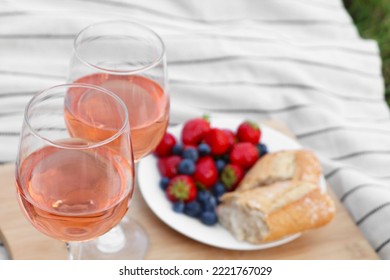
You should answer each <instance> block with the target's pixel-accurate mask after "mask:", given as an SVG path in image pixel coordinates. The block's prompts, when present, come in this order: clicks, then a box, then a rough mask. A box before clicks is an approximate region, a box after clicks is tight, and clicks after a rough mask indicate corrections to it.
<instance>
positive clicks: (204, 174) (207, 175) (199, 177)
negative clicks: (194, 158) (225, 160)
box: [193, 156, 218, 189]
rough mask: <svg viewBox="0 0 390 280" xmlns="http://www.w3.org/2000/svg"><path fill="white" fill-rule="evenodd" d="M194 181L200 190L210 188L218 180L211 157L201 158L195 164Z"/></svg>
mask: <svg viewBox="0 0 390 280" xmlns="http://www.w3.org/2000/svg"><path fill="white" fill-rule="evenodd" d="M193 176H194V180H195V183H196V185H197V186H198V187H199V188H201V189H209V188H211V187H212V186H213V185H214V184H215V183H216V182H217V180H218V170H217V167H216V165H215V162H214V159H213V158H212V157H211V156H206V157H202V158H200V159H199V161H198V162H197V163H196V167H195V173H194V175H193Z"/></svg>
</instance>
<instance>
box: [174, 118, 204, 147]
mask: <svg viewBox="0 0 390 280" xmlns="http://www.w3.org/2000/svg"><path fill="white" fill-rule="evenodd" d="M209 130H210V123H209V120H208V118H207V117H204V118H196V119H192V120H189V121H188V122H186V123H185V124H184V127H183V130H182V132H181V140H182V142H183V144H184V145H194V146H197V145H198V144H199V143H200V142H201V141H202V140H203V138H204V136H205V135H206V133H207V132H208V131H209Z"/></svg>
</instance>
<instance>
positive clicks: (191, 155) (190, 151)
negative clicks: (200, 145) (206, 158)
mask: <svg viewBox="0 0 390 280" xmlns="http://www.w3.org/2000/svg"><path fill="white" fill-rule="evenodd" d="M182 156H183V158H188V159H190V160H192V161H194V162H196V161H197V160H198V158H199V155H198V151H197V150H196V149H195V148H186V149H184V151H183V153H182Z"/></svg>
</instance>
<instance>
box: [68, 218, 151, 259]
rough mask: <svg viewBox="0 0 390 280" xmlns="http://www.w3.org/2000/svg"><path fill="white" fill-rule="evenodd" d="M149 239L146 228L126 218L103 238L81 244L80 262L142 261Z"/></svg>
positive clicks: (75, 257)
mask: <svg viewBox="0 0 390 280" xmlns="http://www.w3.org/2000/svg"><path fill="white" fill-rule="evenodd" d="M148 245H149V239H148V236H147V233H146V231H145V230H144V228H143V227H142V226H141V225H140V224H139V223H137V222H136V221H135V220H134V219H132V218H130V217H128V216H124V217H123V219H122V220H121V222H120V223H119V225H117V226H116V227H114V228H113V229H111V230H110V231H109V232H107V233H106V234H104V235H102V236H101V237H99V238H97V239H95V240H92V241H87V242H82V243H81V244H80V246H81V248H80V251H79V256H78V257H77V256H74V259H80V260H142V259H144V258H145V256H146V252H147V250H148Z"/></svg>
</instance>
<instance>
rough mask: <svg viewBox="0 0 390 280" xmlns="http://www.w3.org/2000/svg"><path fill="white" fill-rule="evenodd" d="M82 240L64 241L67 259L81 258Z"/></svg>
mask: <svg viewBox="0 0 390 280" xmlns="http://www.w3.org/2000/svg"><path fill="white" fill-rule="evenodd" d="M82 247H83V244H82V242H66V249H67V250H68V259H69V260H81V252H82Z"/></svg>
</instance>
